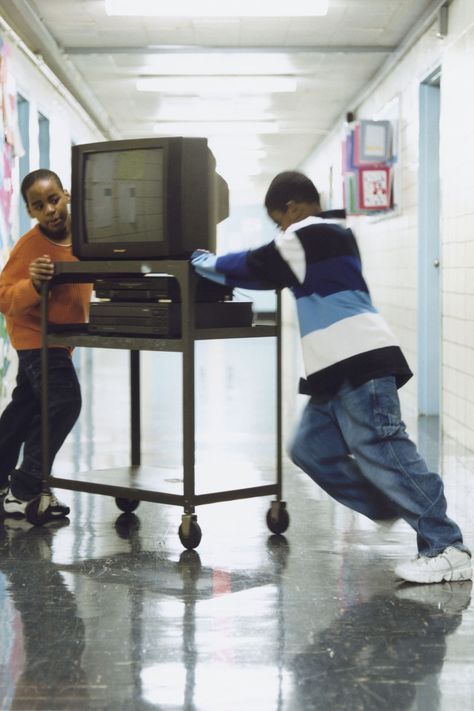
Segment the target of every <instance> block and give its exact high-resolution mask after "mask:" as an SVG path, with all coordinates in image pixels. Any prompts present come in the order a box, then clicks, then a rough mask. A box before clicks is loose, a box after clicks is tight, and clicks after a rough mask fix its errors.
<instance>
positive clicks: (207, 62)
mask: <svg viewBox="0 0 474 711" xmlns="http://www.w3.org/2000/svg"><path fill="white" fill-rule="evenodd" d="M160 49H161V48H160V46H157V47H156V54H147V55H145V56H144V57H143V65H142V66H143V70H142V71H141V72H140V73H141V74H144V75H146V74H147V75H151V74H153V75H155V76H156V75H157V74H163V75H166V74H169V75H175V74H178V75H179V74H184V75H190V74H202V75H203V76H205V75H206V74H209V75H211V76H216V75H219V74H247V75H250V74H262V75H264V74H268V75H270V76H271V75H275V74H277V75H278V74H292V73H293V72H294V69H295V60H294V58H293V57H291V56H290V55H288V54H285V51H284V48H282V51H281V52H269V53H267V52H216V51H212V52H205V51H201V52H183V53H173V54H166V53H164V52H162V51H160ZM127 60H128V57H127ZM124 66H125V63H124Z"/></svg>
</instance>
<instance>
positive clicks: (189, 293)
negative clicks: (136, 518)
mask: <svg viewBox="0 0 474 711" xmlns="http://www.w3.org/2000/svg"><path fill="white" fill-rule="evenodd" d="M147 274H153V275H160V276H168V277H169V276H171V277H174V278H175V279H176V280H177V281H178V284H179V288H180V294H181V308H180V311H181V335H180V337H177V338H161V337H148V336H124V335H120V334H117V335H115V334H110V335H98V334H91V333H88V332H87V325H83V326H78V327H77V330H76V329H74V330H73V331H70V330H69V329H68V328H67V326H65V328H64V330H63V331H58V326H57V325H55V328H54V332H53V329H52V328H51V326H50V325H49V324H48V301H49V298H48V295H49V289H50V287H51V285H54V284H59V283H65V282H93V281H94V280H95V279H97V278H100V277H109V278H112V277H127V276H128V277H134V278H136V277H137V276H143V277H145V275H147ZM197 280H198V277H197V275H196V274H195V272H194V270H193V268H192V267H191V265H190V263H189V262H188V261H187V260H134V261H87V262H84V261H83V262H57V263H56V264H55V269H54V276H53V278H52V280H51V282H46V283H44V284H43V286H42V292H41V322H42V411H41V415H42V424H43V434H42V444H43V462H42V464H43V493H47V492H49V488H50V487H53V486H54V487H58V488H62V489H71V490H73V491H82V492H87V493H92V494H102V495H106V496H112V497H115V502H116V504H117V506H118V508H119V509H120V510H121V511H123V512H131V511H134V510H135V509H136V508H137V506H138V505H139V503H140V501H151V502H156V503H162V504H172V505H176V506H181V507H182V508H183V511H184V512H183V514H182V517H181V524H180V526H179V529H178V535H179V538H180V540H181V543H182V544H183V546H184V547H185V548H188V549H193V548H196V547H197V546H198V545H199V543H200V541H201V529H200V526H199V524H198V522H197V515H196V513H195V508H196V506H198V505H199V504H211V503H217V502H221V501H233V500H236V499H246V498H252V497H256V496H274V497H275V499H274V500H272V501H271V505H270V508H269V510H268V511H267V515H266V523H267V526H268V528H269V529H270V531H271V532H272V533H277V534H278V533H283V532H284V531H285V530H286V529H287V528H288V525H289V515H288V511H287V509H286V502H285V501H283V500H282V415H281V410H282V408H281V400H282V385H281V370H282V348H281V318H280V317H281V298H280V294H279V293H278V294H277V314H276V320H275V321H274V322H272V323H270V324H268V323H261V324H259V323H256V324H255V325H252V326H247V327H238V326H237V327H219V328H196V326H195V319H194V316H195V300H194V296H195V290H196V283H197ZM260 337H274V338H275V339H276V375H277V382H276V401H277V402H276V405H277V425H276V430H277V431H276V482H275V483H272V484H264V485H261V486H252V487H247V488H243V489H230V490H226V491H217V492H209V493H203V494H197V493H196V491H195V459H194V446H195V409H194V358H195V353H194V350H195V342H196V341H200V340H211V339H222V338H225V339H227V338H260ZM60 345H61V346H65V345H67V346H85V347H89V348H113V349H116V348H118V349H125V350H129V351H130V423H131V446H130V452H131V458H130V459H131V461H130V465H129V466H126V467H121V468H113V469H107V470H97V471H90V472H84V473H78V474H76V475H75V479H65V478H61V477H57V476H52V475H50V474H49V469H50V462H49V454H48V450H49V447H48V442H49V416H48V401H49V397H48V387H49V386H48V348H49V347H50V346H60ZM142 350H150V351H174V352H180V353H182V354H183V357H182V395H183V408H182V426H183V437H182V439H183V451H182V458H183V481H182V483H183V487H182V489H183V490H182V493H174V492H173V491H170V490H169V487H168V490H166V488H167V487H166V486H163V487H162V490H156V489H155V486H156V484H157V483H158V484H159V483H160V482H159V481H158V482H157V478H158V469H155V470H153V468H152V467H145V466H142V464H141V446H140V351H142ZM162 484H164V482H162ZM42 500H43V502H44V497H38V499H35V500H34V502H31V505H30V506H29V507H28V509H27V512H26V515H27V518H28V520H29V521H30V522H31V523H34V524H36V525H42V523H44V521H45V517H44V510H43V509H44V503H43V505H42V503H41V502H42Z"/></svg>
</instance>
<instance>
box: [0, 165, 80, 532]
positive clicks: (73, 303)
mask: <svg viewBox="0 0 474 711" xmlns="http://www.w3.org/2000/svg"><path fill="white" fill-rule="evenodd" d="M21 193H22V196H23V199H24V200H25V203H26V207H27V210H28V214H29V215H30V217H32V218H34V219H36V220H37V222H38V224H36V225H35V226H34V227H33V228H32V229H31V230H29V231H28V232H27V233H26V234H24V235H23V237H21V238H20V239H19V240H18V242H17V243H16V245H15V246H14V247H13V249H12V251H11V254H10V257H9V259H8V261H7V263H6V265H5V267H4V269H3V271H2V273H1V274H0V312H1V313H3V314H4V315H5V321H6V327H7V332H8V335H9V337H10V340H11V343H12V345H13V347H14V348H15V350H16V351H17V353H18V374H17V379H16V387H15V388H14V390H13V393H12V399H11V401H10V403H9V404H8V405H7V407H6V408H5V410H4V411H3V414H2V416H1V417H0V493H1V494H2V495H3V508H4V511H5V513H6V514H11V515H20V516H24V515H25V512H26V507H27V505H28V503H29V502H30V501H32V500H33V499H35V498H36V497H37V496H38V495H39V494H40V492H41V481H42V476H43V472H42V458H41V310H40V303H41V296H40V291H41V284H42V282H44V281H49V280H50V279H51V278H52V276H53V272H54V262H68V261H76V258H75V257H74V256H73V255H72V248H71V219H70V215H69V210H68V204H69V202H70V196H69V193H68V192H67V191H66V190H64V188H63V186H62V184H61V180H60V179H59V177H58V176H57V175H56V173H53V172H52V171H50V170H42V169H40V170H35V171H33V172H32V173H29V174H28V175H27V176H26V177H25V178H24V179H23V182H22V185H21ZM91 290H92V286H91V285H90V284H58V285H55V286H53V287H52V289H51V291H50V302H49V320H50V321H52V322H54V323H81V322H84V321H86V320H87V313H88V305H89V301H90V296H91ZM48 376H49V393H50V397H49V420H50V451H49V462H50V465H52V462H53V460H54V457H55V456H56V454H57V452H58V450H59V448H60V447H61V445H62V444H63V442H64V440H65V439H66V437H67V435H68V434H69V432H70V431H71V429H72V427H73V426H74V423H75V422H76V420H77V418H78V416H79V412H80V410H81V390H80V386H79V381H78V379H77V376H76V372H75V369H74V365H73V363H72V358H71V353H70V350H69V349H68V348H66V347H52V348H50V350H49V358H48ZM22 446H23V457H22V461H21V463H20V464H19V466H18V460H19V457H20V450H21V447H22ZM68 513H69V508H68V507H67V506H66V505H64V504H62V503H61V502H60V501H58V499H57V498H56V497H55V496H54V495H53V494H51V495H50V497H49V503H48V509H47V512H45V518H46V519H49V520H53V519H57V518H62V517H64V516H67V515H68Z"/></svg>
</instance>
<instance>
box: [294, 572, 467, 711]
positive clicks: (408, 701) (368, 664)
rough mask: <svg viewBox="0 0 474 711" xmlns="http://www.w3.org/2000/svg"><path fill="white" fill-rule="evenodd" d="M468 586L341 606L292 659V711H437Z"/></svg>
mask: <svg viewBox="0 0 474 711" xmlns="http://www.w3.org/2000/svg"><path fill="white" fill-rule="evenodd" d="M471 588H472V583H471V582H470V581H469V582H465V583H461V584H450V583H444V584H441V585H433V586H429V588H426V589H423V590H420V587H419V586H412V587H409V586H403V587H401V588H400V589H399V590H398V591H396V593H395V595H393V594H392V593H389V594H383V595H380V594H378V595H374V596H373V597H371V598H370V599H369V600H367V602H361V603H359V604H356V605H353V606H351V607H349V608H348V609H347V610H344V611H343V613H342V614H341V615H339V616H338V617H337V618H336V619H335V620H334V621H333V622H332V623H331V624H330V625H329V626H328V627H327V628H326V629H325V630H323V631H322V632H319V633H317V634H316V635H315V638H314V640H312V641H311V643H310V644H309V645H308V646H307V647H306V648H305V649H304V650H303V651H302V652H300V653H299V654H297V655H296V656H295V658H294V660H293V662H292V665H291V666H292V669H293V670H294V675H295V680H296V684H295V689H296V693H297V699H298V701H297V708H301V709H303V708H308V709H321V710H323V709H324V711H326V710H327V709H331V710H334V711H339V710H340V711H346V710H347V709H351V711H352V710H353V711H357V710H358V709H363V710H364V711H369V710H370V711H372V710H373V711H378V709H381V708H388V709H390V711H408V710H409V709H411V708H412V705H413V703H414V701H415V699H416V698H417V697H418V704H417V706H416V708H418V709H425V710H426V711H439V709H440V708H441V705H440V704H441V691H440V689H439V686H438V683H437V678H438V675H439V674H440V672H441V670H442V667H443V663H444V661H445V657H446V651H447V643H446V637H447V636H448V635H450V634H453V633H454V632H455V631H456V630H457V628H458V627H459V625H460V624H461V622H462V613H463V611H464V610H466V609H467V608H468V607H469V604H470V601H471Z"/></svg>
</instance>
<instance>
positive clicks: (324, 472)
mask: <svg viewBox="0 0 474 711" xmlns="http://www.w3.org/2000/svg"><path fill="white" fill-rule="evenodd" d="M290 456H291V459H292V460H293V462H294V463H295V464H296V465H297V466H298V467H300V468H301V469H302V470H303V471H304V472H306V473H307V474H309V476H310V477H311V478H312V479H313V480H314V481H315V482H316V483H317V484H318V485H319V486H320V487H321V488H322V489H324V491H326V492H327V493H328V494H329V495H330V496H332V497H333V498H334V499H336V501H339V502H340V503H341V504H344V505H345V506H348V507H349V508H351V509H353V510H354V511H358V512H359V513H361V514H364V515H365V516H367V517H368V518H370V519H372V520H381V519H390V518H393V517H401V518H403V519H404V520H405V521H406V522H407V523H408V524H409V525H410V526H411V527H412V528H413V529H414V530H415V531H416V534H417V544H418V551H419V553H420V554H421V555H427V556H434V555H437V554H438V553H441V552H442V551H443V550H444V549H445V548H446V547H447V546H455V547H457V548H460V549H461V550H466V551H467V550H468V549H467V548H466V547H465V546H464V545H463V539H462V534H461V531H460V529H459V527H458V526H457V525H456V523H455V522H454V521H452V520H451V519H450V518H448V516H447V514H446V499H445V496H444V487H443V482H442V479H441V477H440V476H439V474H436V473H435V472H430V471H428V468H427V466H426V463H425V461H424V460H423V458H422V457H421V456H420V454H419V453H418V451H417V449H416V446H415V444H414V443H413V442H412V441H411V440H410V438H409V436H408V434H407V432H406V428H405V424H404V422H403V421H402V419H401V415H400V401H399V398H398V392H397V388H396V384H395V378H394V377H383V378H376V379H374V380H369V381H368V382H367V383H364V384H363V385H360V386H358V387H353V386H352V385H351V384H350V383H349V382H344V383H343V385H342V386H341V388H340V389H339V391H338V392H337V394H336V395H335V396H334V397H333V399H332V400H330V401H329V402H327V403H325V404H320V403H317V402H315V401H314V399H311V400H310V401H309V402H308V404H307V406H306V408H305V410H304V412H303V415H302V418H301V422H300V424H299V426H298V429H297V431H296V435H295V437H294V440H293V443H292V445H291V448H290Z"/></svg>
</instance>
